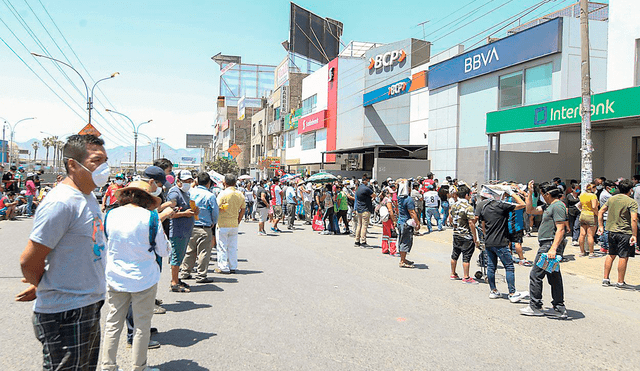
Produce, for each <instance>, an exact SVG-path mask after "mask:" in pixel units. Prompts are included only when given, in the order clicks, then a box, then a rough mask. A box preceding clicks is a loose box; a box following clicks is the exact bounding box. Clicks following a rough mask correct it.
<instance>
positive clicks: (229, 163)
mask: <svg viewBox="0 0 640 371" xmlns="http://www.w3.org/2000/svg"><path fill="white" fill-rule="evenodd" d="M207 168H208V169H211V170H213V171H216V172H218V173H220V174H222V175H224V174H228V173H231V174H238V172H239V171H240V168H239V167H238V163H237V162H236V160H235V159H226V158H224V157H218V158H216V159H215V160H213V161H209V162H207Z"/></svg>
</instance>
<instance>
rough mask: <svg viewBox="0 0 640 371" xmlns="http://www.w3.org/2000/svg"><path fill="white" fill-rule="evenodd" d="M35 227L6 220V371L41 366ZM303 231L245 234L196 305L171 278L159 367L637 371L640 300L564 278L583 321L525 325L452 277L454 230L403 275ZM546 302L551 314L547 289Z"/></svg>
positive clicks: (0, 236)
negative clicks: (227, 269) (32, 246)
mask: <svg viewBox="0 0 640 371" xmlns="http://www.w3.org/2000/svg"><path fill="white" fill-rule="evenodd" d="M30 228H31V221H30V220H26V219H25V220H19V221H14V222H0V250H1V254H2V256H3V259H1V260H0V267H1V271H2V273H1V279H2V283H3V284H2V285H1V289H0V295H1V300H0V311H1V312H0V313H2V323H3V328H4V331H2V332H0V367H1V368H2V369H3V370H37V369H41V346H40V344H39V343H38V341H37V340H36V339H35V337H34V334H33V329H32V326H31V322H30V318H31V308H32V306H31V304H30V303H17V302H14V301H13V296H14V295H15V294H16V293H17V292H18V291H20V290H21V288H22V287H24V284H22V283H20V277H21V274H20V271H19V266H18V257H19V254H20V252H21V251H22V249H23V247H24V245H25V241H26V239H27V237H28V234H29V231H30ZM298 228H299V229H298V230H296V231H294V232H289V233H287V232H285V233H282V234H281V235H278V236H275V235H274V236H269V237H259V236H257V234H256V231H257V224H256V223H249V224H243V225H242V226H241V228H240V229H241V231H242V232H243V233H242V234H241V236H240V238H239V241H240V242H239V245H240V248H239V257H240V259H241V261H240V265H239V272H238V274H235V275H214V276H213V277H214V278H215V282H214V283H213V284H205V285H197V284H195V283H194V284H193V286H192V288H193V292H191V293H188V294H179V293H170V292H169V276H168V269H165V270H164V272H163V275H162V279H161V281H160V288H159V290H158V293H159V294H158V297H159V298H161V299H163V300H164V302H165V305H164V307H165V308H166V309H167V313H166V314H163V315H156V316H155V317H154V320H153V326H155V327H158V328H159V330H160V333H159V334H158V335H156V336H154V339H155V340H158V341H159V342H160V343H161V344H162V347H161V348H160V349H156V350H150V351H149V362H150V365H152V366H157V367H159V368H160V369H161V370H219V369H224V370H383V369H393V370H433V369H436V370H440V369H443V370H451V369H460V370H478V369H504V370H513V369H543V368H546V369H548V368H555V369H566V370H600V369H602V370H627V369H628V370H632V369H637V368H638V364H639V361H640V347H639V346H638V344H637V342H638V335H637V334H638V333H639V332H640V331H639V330H640V321H639V320H640V309H639V308H640V292H634V291H620V290H616V289H613V288H604V287H602V286H600V282H599V280H598V279H597V278H593V277H589V276H582V275H577V274H565V276H564V280H565V295H566V304H567V308H568V309H569V314H570V316H571V317H572V318H571V320H567V321H560V320H557V319H552V318H549V317H542V318H530V317H524V316H520V315H519V312H518V309H519V308H521V307H523V306H524V304H512V303H510V302H509V301H508V300H507V299H506V296H505V298H504V299H497V300H490V299H489V298H488V292H489V289H488V286H487V285H486V284H479V285H464V284H462V283H461V282H460V281H450V280H449V279H448V277H449V256H450V242H447V241H450V240H449V239H448V238H446V236H447V235H446V232H442V233H441V234H438V233H434V234H432V235H430V236H423V237H419V238H417V239H416V243H415V246H414V251H413V252H412V253H411V255H410V258H411V260H414V261H415V262H416V264H417V268H416V269H412V270H411V269H400V268H399V267H398V258H393V257H389V256H386V255H382V254H381V252H380V249H379V248H377V249H373V250H364V249H360V248H354V247H353V239H352V238H350V237H348V236H321V235H318V234H317V233H315V232H313V231H311V229H310V228H309V227H307V226H304V227H302V226H298ZM370 231H372V232H374V233H375V234H370V237H371V238H370V241H369V242H370V243H375V244H378V245H379V242H378V241H379V238H380V234H379V231H380V230H379V229H377V228H371V229H370ZM528 255H530V257H533V253H532V252H529V253H528ZM474 261H475V257H474ZM212 264H214V263H212ZM632 267H633V268H635V267H637V265H633V266H632ZM213 268H214V266H213V265H212V266H211V270H213ZM472 270H473V271H475V270H476V267H475V263H472ZM528 271H529V270H528V268H524V267H517V268H516V286H517V288H518V290H522V291H525V290H527V289H528ZM458 272H459V273H461V267H460V268H459V271H458ZM69 274H74V273H73V272H69ZM614 277H615V275H614ZM78 279H81V277H78ZM191 282H193V281H191ZM498 288H499V289H500V290H501V291H506V283H504V282H503V280H499V282H498ZM544 296H545V304H546V305H547V306H548V305H550V304H549V302H550V290H549V287H548V285H545V291H544ZM121 342H122V346H121V348H120V353H119V360H120V363H121V366H122V367H123V369H125V370H128V369H129V363H128V362H129V359H130V358H129V351H128V350H127V349H126V348H125V347H124V339H121Z"/></svg>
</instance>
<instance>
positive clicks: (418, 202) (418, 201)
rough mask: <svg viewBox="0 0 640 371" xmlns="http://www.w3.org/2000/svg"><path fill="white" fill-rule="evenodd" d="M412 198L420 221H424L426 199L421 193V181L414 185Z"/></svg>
mask: <svg viewBox="0 0 640 371" xmlns="http://www.w3.org/2000/svg"><path fill="white" fill-rule="evenodd" d="M411 197H412V198H413V203H414V204H415V206H416V214H418V219H420V220H423V214H424V198H423V195H422V192H420V181H417V182H415V183H413V189H412V190H411Z"/></svg>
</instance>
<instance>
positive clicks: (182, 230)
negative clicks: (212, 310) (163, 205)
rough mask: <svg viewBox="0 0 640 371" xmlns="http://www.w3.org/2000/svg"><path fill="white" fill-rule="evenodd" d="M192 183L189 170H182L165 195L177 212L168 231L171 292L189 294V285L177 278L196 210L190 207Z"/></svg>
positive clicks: (172, 217)
mask: <svg viewBox="0 0 640 371" xmlns="http://www.w3.org/2000/svg"><path fill="white" fill-rule="evenodd" d="M191 183H193V176H192V175H191V172H190V171H189V170H182V171H180V173H179V175H178V179H176V185H175V186H173V187H171V189H170V190H169V193H168V194H167V200H168V201H170V202H171V207H173V208H177V211H176V212H175V213H174V214H173V215H172V216H171V219H170V220H171V223H170V229H169V240H170V241H171V258H170V259H169V264H170V265H171V286H170V288H171V291H172V292H191V289H190V288H189V285H188V284H186V283H185V282H184V281H182V280H181V279H180V278H179V273H180V265H182V260H183V259H184V254H185V252H186V251H187V245H188V244H189V240H190V239H191V233H192V232H193V225H194V222H195V216H196V215H197V211H198V209H197V208H196V210H195V211H194V210H192V209H191V206H190V202H189V201H190V200H191V198H190V196H189V191H190V190H191Z"/></svg>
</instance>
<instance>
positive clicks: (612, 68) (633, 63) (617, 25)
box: [607, 0, 640, 90]
mask: <svg viewBox="0 0 640 371" xmlns="http://www.w3.org/2000/svg"><path fill="white" fill-rule="evenodd" d="M639 19H640V1H638V0H609V50H608V52H609V58H608V59H609V65H608V70H607V78H608V82H607V90H618V89H624V88H630V87H632V86H637V85H639V84H638V81H636V77H635V73H636V68H637V65H638V63H639V62H640V61H638V60H637V55H636V53H637V50H636V42H637V41H636V40H638V39H640V22H639V21H638V20H639Z"/></svg>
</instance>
